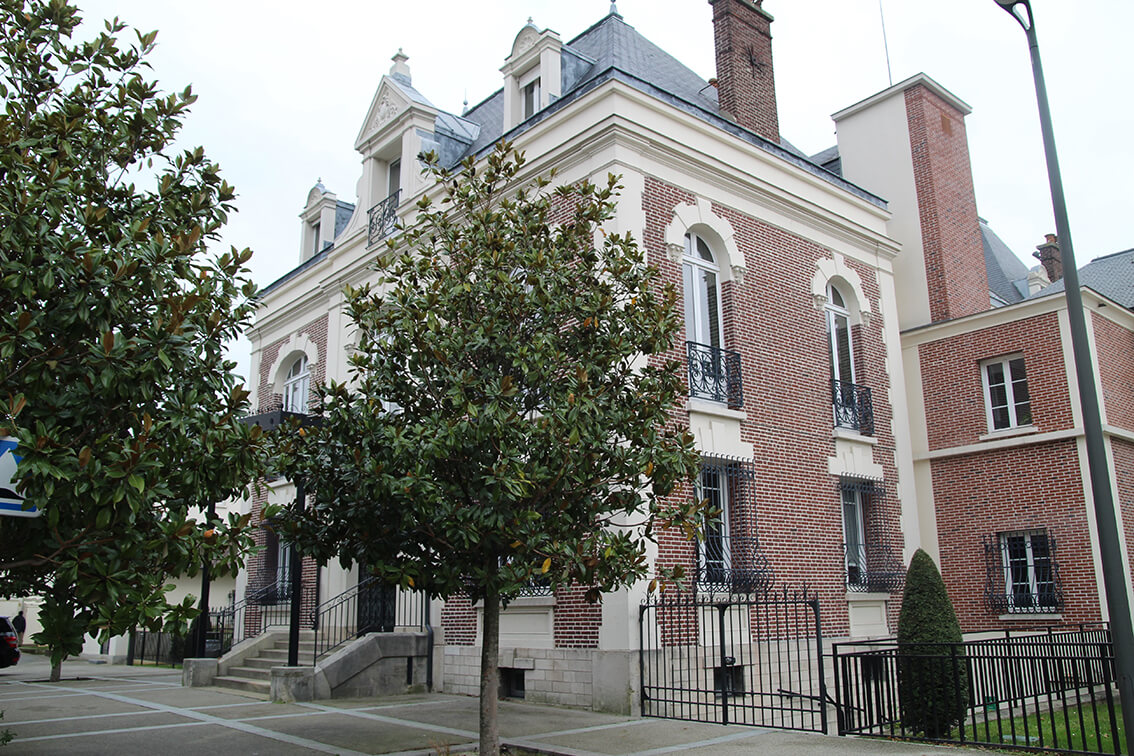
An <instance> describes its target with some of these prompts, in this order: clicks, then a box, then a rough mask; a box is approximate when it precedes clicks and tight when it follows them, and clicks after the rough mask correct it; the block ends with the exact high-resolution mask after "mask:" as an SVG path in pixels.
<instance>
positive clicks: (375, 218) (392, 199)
mask: <svg viewBox="0 0 1134 756" xmlns="http://www.w3.org/2000/svg"><path fill="white" fill-rule="evenodd" d="M401 197H402V190H401V189H399V190H397V191H396V192H394V193H393V194H391V195H390V196H389V197H387V198H386V199H384V200H382V201H381V202H379V203H378V204H377V205H375V206H374V207H372V208H370V210H369V211H368V212H367V216H366V221H367V233H366V243H367V244H368V245H371V244H377V243H378V242H379V241H381V240H382V239H385V238H386V237H387V236H389V235H390V234H391V233H392V232H393V230H394V227H395V226H396V225H397V223H398V204H399V203H400V202H401Z"/></svg>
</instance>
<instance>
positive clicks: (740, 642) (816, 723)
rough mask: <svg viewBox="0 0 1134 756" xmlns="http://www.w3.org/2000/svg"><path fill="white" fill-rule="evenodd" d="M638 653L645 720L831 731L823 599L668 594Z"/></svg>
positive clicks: (646, 614) (651, 612) (651, 610)
mask: <svg viewBox="0 0 1134 756" xmlns="http://www.w3.org/2000/svg"><path fill="white" fill-rule="evenodd" d="M638 643H639V648H640V649H641V653H640V654H639V656H638V674H639V677H640V679H641V689H640V703H641V709H642V716H644V717H663V718H666V719H685V720H693V721H699V722H716V723H719V724H741V725H752V726H757V727H778V728H784V729H791V730H807V731H815V732H826V731H827V702H828V700H829V699H828V695H827V688H826V675H825V674H824V671H823V665H824V662H825V659H824V656H823V633H822V624H821V622H820V618H819V600H818V598H816V597H815V596H814V595H809V594H807V593H806V592H802V593H793V592H789V591H787V590H785V591H783V592H782V593H780V592H779V591H776V592H774V593H771V592H770V593H768V594H764V595H761V596H758V597H757V596H728V597H721V596H709V595H699V594H693V593H688V592H678V591H676V590H669V591H665V592H664V593H662V594H661V595H657V596H653V595H651V596H650V597H649V598H648V599H647V600H646V601H644V602H643V603H642V605H641V607H640V609H639V614H638Z"/></svg>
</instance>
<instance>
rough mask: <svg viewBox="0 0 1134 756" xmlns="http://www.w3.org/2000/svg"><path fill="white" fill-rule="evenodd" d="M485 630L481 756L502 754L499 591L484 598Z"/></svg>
mask: <svg viewBox="0 0 1134 756" xmlns="http://www.w3.org/2000/svg"><path fill="white" fill-rule="evenodd" d="M483 630H484V632H483V633H482V636H483V640H482V642H481V647H480V756H500V723H499V722H498V721H497V716H496V711H497V700H498V699H499V697H500V666H499V662H500V594H499V593H497V592H496V591H492V592H490V593H489V594H488V595H486V596H485V597H484V628H483Z"/></svg>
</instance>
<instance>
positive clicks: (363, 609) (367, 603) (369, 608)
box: [357, 565, 397, 635]
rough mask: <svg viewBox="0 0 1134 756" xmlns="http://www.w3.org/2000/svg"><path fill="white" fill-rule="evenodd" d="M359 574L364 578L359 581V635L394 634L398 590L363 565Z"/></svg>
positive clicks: (359, 569)
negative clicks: (371, 573) (370, 572)
mask: <svg viewBox="0 0 1134 756" xmlns="http://www.w3.org/2000/svg"><path fill="white" fill-rule="evenodd" d="M358 574H359V575H361V576H363V577H362V578H361V579H360V580H359V581H358V631H357V632H358V634H359V635H363V634H365V633H392V632H394V624H395V617H396V610H397V601H396V593H397V590H396V589H395V588H394V586H392V585H389V584H388V583H383V582H382V581H381V580H379V579H378V578H376V577H374V576H373V575H370V574H369V570H367V569H366V568H365V567H364V566H362V565H360V566H359V568H358Z"/></svg>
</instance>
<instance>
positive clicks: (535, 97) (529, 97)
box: [523, 76, 539, 120]
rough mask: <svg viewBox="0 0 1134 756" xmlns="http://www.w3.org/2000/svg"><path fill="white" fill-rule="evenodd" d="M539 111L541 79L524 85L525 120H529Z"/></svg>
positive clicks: (537, 78)
mask: <svg viewBox="0 0 1134 756" xmlns="http://www.w3.org/2000/svg"><path fill="white" fill-rule="evenodd" d="M538 110H539V77H538V76H537V77H536V78H535V79H533V80H532V81H530V82H528V83H527V84H526V85H524V90H523V118H524V120H527V119H528V118H531V117H532V116H533V115H535V113H536V111H538Z"/></svg>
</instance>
